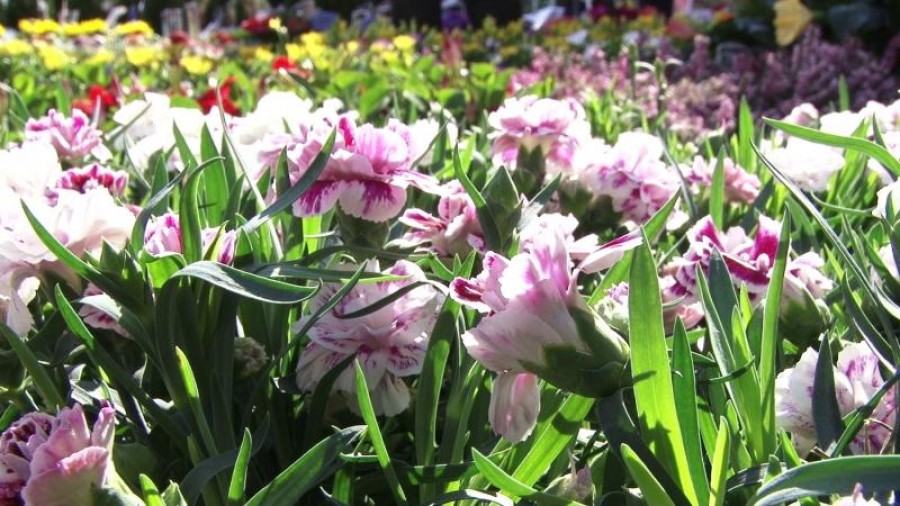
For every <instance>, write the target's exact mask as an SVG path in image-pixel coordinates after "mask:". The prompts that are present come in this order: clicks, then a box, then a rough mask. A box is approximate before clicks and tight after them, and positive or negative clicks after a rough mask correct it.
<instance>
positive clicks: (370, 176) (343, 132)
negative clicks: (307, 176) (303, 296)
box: [288, 116, 439, 222]
mask: <svg viewBox="0 0 900 506" xmlns="http://www.w3.org/2000/svg"><path fill="white" fill-rule="evenodd" d="M325 126H326V125H318V126H317V127H315V128H314V129H313V130H310V131H308V132H306V133H305V134H301V135H300V136H299V137H298V139H300V140H301V142H297V143H296V144H295V145H294V146H293V147H289V149H288V158H289V160H290V161H291V162H292V167H291V169H290V172H289V176H290V181H291V184H292V185H293V184H297V182H298V181H299V180H300V178H301V177H302V176H303V174H304V173H305V172H306V171H307V170H308V169H309V166H310V165H311V163H312V161H313V159H314V157H315V156H316V155H317V154H318V152H319V151H320V150H321V149H322V146H323V145H324V143H325V130H324V128H323V127H325ZM337 128H338V139H337V140H336V141H335V146H334V149H333V151H332V152H331V156H330V158H329V160H328V163H327V165H326V166H325V170H324V171H323V172H322V174H321V175H320V176H319V178H318V180H316V182H315V183H313V185H312V186H311V187H310V189H309V191H307V192H306V193H305V194H304V195H303V196H302V197H300V199H298V200H297V201H296V202H295V203H294V205H293V212H294V215H295V216H299V217H305V216H314V215H317V214H322V213H324V212H326V211H328V210H329V209H331V208H332V207H334V206H335V205H336V204H338V203H340V206H341V210H342V211H343V212H344V213H346V214H348V215H350V216H354V217H356V218H362V219H364V220H368V221H374V222H384V221H387V220H388V219H390V218H393V217H394V216H397V215H398V214H399V213H400V211H401V210H402V209H403V206H404V205H405V203H406V188H407V186H409V185H412V186H416V187H418V188H420V189H422V190H426V191H430V192H433V193H436V192H438V191H439V190H438V185H437V182H436V181H435V180H434V178H433V177H432V176H429V175H425V174H422V173H420V172H416V171H414V170H413V168H412V163H413V162H414V161H415V160H414V159H413V158H412V155H413V152H412V150H411V147H410V145H409V144H408V143H407V142H406V141H405V140H404V139H403V137H402V136H401V135H400V134H398V133H397V132H395V131H394V130H392V129H390V128H377V127H375V126H372V125H371V124H365V125H362V126H360V127H357V126H356V125H354V124H353V122H352V121H351V120H350V119H349V118H348V117H346V116H344V117H342V118H341V119H340V120H339V121H338V125H337Z"/></svg>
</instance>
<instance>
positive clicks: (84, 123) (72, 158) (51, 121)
mask: <svg viewBox="0 0 900 506" xmlns="http://www.w3.org/2000/svg"><path fill="white" fill-rule="evenodd" d="M102 135H103V134H102V133H101V132H100V131H99V130H97V128H96V127H94V125H92V124H91V122H90V119H89V118H88V117H87V116H86V115H85V114H84V113H83V112H81V111H80V110H78V109H74V110H73V111H72V117H70V118H67V117H66V116H65V115H64V114H62V113H60V112H57V111H56V110H54V109H50V111H49V112H48V113H47V115H46V116H44V117H43V118H40V119H33V118H32V119H29V120H28V122H27V123H26V124H25V140H26V141H28V142H45V143H47V144H50V145H52V146H53V148H54V149H56V152H57V154H59V157H60V158H61V159H63V160H66V161H69V162H71V163H77V162H79V161H81V160H83V159H84V157H86V156H87V155H89V154H92V155H94V157H95V158H97V159H98V160H100V161H105V160H106V159H108V158H109V156H110V155H109V151H108V150H107V149H106V147H105V146H104V145H103V142H102V138H101V137H102Z"/></svg>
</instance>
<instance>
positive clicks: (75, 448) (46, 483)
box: [0, 404, 115, 506]
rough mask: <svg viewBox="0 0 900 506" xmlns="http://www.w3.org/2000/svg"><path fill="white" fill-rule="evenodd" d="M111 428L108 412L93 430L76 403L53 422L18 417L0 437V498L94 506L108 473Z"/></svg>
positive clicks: (43, 505) (31, 505)
mask: <svg viewBox="0 0 900 506" xmlns="http://www.w3.org/2000/svg"><path fill="white" fill-rule="evenodd" d="M114 427H115V410H114V409H113V408H109V407H106V408H103V409H101V410H100V415H99V417H98V418H97V421H96V423H95V424H94V427H93V430H92V429H91V428H89V427H88V424H87V421H86V420H85V418H84V411H83V410H82V409H81V406H79V405H77V404H76V405H75V407H73V408H64V409H63V410H62V411H61V412H60V413H59V415H58V416H56V417H52V416H49V415H46V414H43V413H31V414H28V415H25V416H24V417H22V418H20V419H19V420H17V421H16V422H14V423H13V424H12V425H11V426H10V427H9V428H8V429H6V431H4V432H3V434H2V436H0V468H2V469H0V476H2V479H0V499H5V500H6V501H10V502H11V503H12V504H23V505H24V506H68V505H71V504H79V505H91V504H94V499H93V496H94V490H95V489H96V488H98V487H102V486H104V485H105V482H106V480H107V476H108V475H109V473H110V472H111V471H112V459H111V456H112V445H113V436H114ZM4 504H7V503H6V502H4Z"/></svg>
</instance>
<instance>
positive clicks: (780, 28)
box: [773, 0, 813, 46]
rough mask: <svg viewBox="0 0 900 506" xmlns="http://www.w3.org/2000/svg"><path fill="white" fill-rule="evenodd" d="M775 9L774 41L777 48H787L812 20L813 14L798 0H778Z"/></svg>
mask: <svg viewBox="0 0 900 506" xmlns="http://www.w3.org/2000/svg"><path fill="white" fill-rule="evenodd" d="M773 9H775V21H774V24H775V40H776V41H777V42H778V45H779V46H789V45H790V44H791V42H794V41H795V40H797V37H799V36H800V34H802V33H803V30H805V29H806V27H807V26H808V25H809V23H810V22H811V21H812V19H813V13H812V11H810V10H809V9H807V8H806V6H805V5H803V4H802V3H801V2H800V0H778V1H777V2H775V5H774V6H773Z"/></svg>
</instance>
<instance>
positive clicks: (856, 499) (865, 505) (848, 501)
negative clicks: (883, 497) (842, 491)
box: [831, 483, 881, 506]
mask: <svg viewBox="0 0 900 506" xmlns="http://www.w3.org/2000/svg"><path fill="white" fill-rule="evenodd" d="M831 506H881V503H880V502H878V501H876V500H875V498H872V499H869V500H866V497H865V496H864V495H863V486H862V484H860V483H857V484H856V487H854V488H853V495H848V496H844V497H838V498H837V499H834V500H833V501H831Z"/></svg>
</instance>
